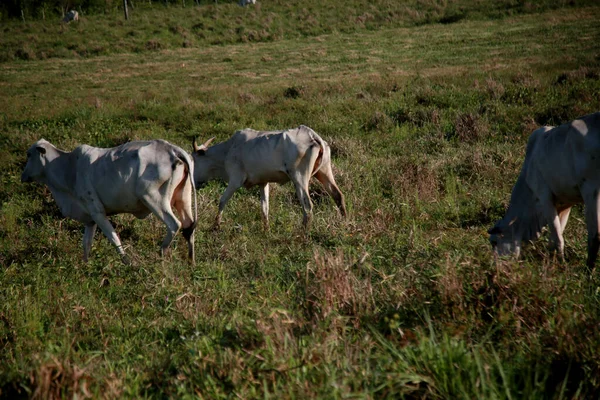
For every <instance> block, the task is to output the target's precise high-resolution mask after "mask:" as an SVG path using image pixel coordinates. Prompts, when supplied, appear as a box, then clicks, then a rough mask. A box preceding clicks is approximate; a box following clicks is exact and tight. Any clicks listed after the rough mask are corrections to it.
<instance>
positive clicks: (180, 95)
mask: <svg viewBox="0 0 600 400" xmlns="http://www.w3.org/2000/svg"><path fill="white" fill-rule="evenodd" d="M397 3H399V2H390V3H384V2H377V3H373V5H372V6H368V7H370V8H369V10H368V12H370V13H371V14H373V15H375V17H374V19H373V22H372V23H371V24H366V23H365V24H363V25H360V24H358V25H353V26H352V27H351V28H348V29H346V30H344V29H341V28H340V26H342V25H340V24H342V22H343V19H342V18H341V17H340V15H342V13H341V12H339V10H340V9H342V8H343V7H342V5H336V3H324V4H323V5H319V4H321V3H317V2H314V3H311V2H308V3H306V5H304V4H303V5H301V6H299V5H289V6H287V5H285V4H283V3H278V2H275V3H273V4H272V5H271V4H270V3H265V4H261V7H260V8H256V9H251V8H246V9H243V8H240V7H237V6H234V5H230V4H219V5H217V6H214V5H206V6H205V5H203V6H202V7H200V8H192V7H189V8H188V9H186V10H180V9H178V8H165V9H163V8H157V9H149V10H142V7H140V8H139V11H136V13H135V14H134V20H133V21H131V24H135V25H134V26H135V29H134V30H132V31H134V32H135V34H134V35H131V36H130V37H126V36H124V35H122V33H123V32H124V31H125V30H127V29H132V28H129V27H128V25H127V24H125V23H124V22H123V23H121V22H119V21H118V20H117V19H116V18H115V16H116V14H111V13H108V14H107V15H98V16H93V15H92V16H86V19H85V21H82V22H83V23H82V24H80V25H74V24H71V25H69V26H67V27H63V28H60V27H57V26H55V24H50V22H44V21H34V22H28V23H26V24H23V23H21V22H17V21H11V22H8V23H7V24H6V27H4V29H5V34H3V35H2V36H1V37H0V43H1V44H2V46H1V48H2V49H3V50H2V51H4V54H5V57H4V58H3V61H4V62H2V63H0V93H2V95H0V168H1V169H2V174H0V206H1V209H0V266H1V267H0V397H15V396H19V395H20V396H23V397H32V396H33V397H39V398H49V397H61V398H62V397H72V396H74V395H77V396H84V397H85V396H91V397H94V398H97V397H107V398H123V397H124V398H140V397H152V398H164V397H177V398H179V397H182V398H191V397H200V398H227V397H234V398H235V397H241V398H272V397H283V398H302V399H304V398H340V397H352V398H381V397H386V398H401V397H405V398H469V399H471V398H493V399H496V398H498V399H504V398H506V399H511V398H512V399H520V398H540V399H542V398H544V399H545V398H593V397H597V395H598V393H599V388H600V381H599V379H598V372H599V370H600V368H599V367H600V363H599V362H598V357H597V354H596V353H597V348H598V346H599V345H600V336H599V334H598V330H597V326H598V323H599V322H600V313H599V312H598V310H599V309H600V308H599V307H598V306H599V301H600V291H599V290H598V283H597V282H598V277H597V272H596V273H593V274H592V275H591V276H588V275H587V273H586V272H585V270H584V263H585V257H586V254H585V252H586V250H585V247H586V245H585V243H586V239H585V238H586V233H585V226H584V223H583V222H582V218H583V216H582V208H581V207H576V209H575V210H574V211H573V213H572V217H571V222H570V224H569V226H568V228H567V232H566V240H567V250H566V253H567V262H566V263H564V264H561V263H558V262H556V260H554V259H553V256H552V255H551V254H549V253H548V251H547V248H546V245H545V244H546V240H545V239H544V238H543V239H542V240H541V241H540V242H538V243H536V244H533V245H531V246H529V247H528V248H527V249H526V250H525V251H524V256H523V258H522V260H520V261H502V262H500V263H498V264H494V263H493V261H492V257H491V254H490V249H489V245H488V243H487V235H486V234H485V232H486V230H487V229H488V228H489V227H490V226H492V225H493V223H494V222H495V221H496V220H497V219H498V218H500V217H501V216H502V215H503V212H504V209H505V207H506V205H507V202H508V199H509V194H510V190H511V187H512V184H513V183H514V181H515V179H516V176H517V174H518V172H519V169H520V166H521V162H522V159H523V155H524V151H525V143H526V141H527V137H528V135H529V133H530V132H531V131H532V130H533V129H535V128H536V127H538V126H539V125H542V124H558V123H561V122H565V121H568V120H571V119H573V118H575V117H577V116H580V115H584V114H587V113H591V112H594V111H597V110H599V109H600V97H599V96H598V93H600V58H599V56H598V43H599V42H600V30H599V28H598V24H597V21H598V17H599V16H600V8H598V7H582V6H580V5H579V4H575V5H574V6H565V7H563V8H559V9H554V7H551V6H549V5H546V3H540V4H541V5H540V6H539V7H537V8H536V7H535V6H532V5H529V6H527V4H529V3H518V4H517V2H515V3H514V4H513V3H510V4H513V6H514V7H513V8H510V7H508V6H507V4H508V3H502V4H501V5H502V7H504V8H501V7H500V6H498V5H496V3H493V5H491V4H492V3H487V2H476V3H475V2H474V3H470V2H465V3H464V4H463V3H460V4H459V3H457V2H448V3H443V4H445V5H443V4H442V3H441V2H440V3H437V2H415V3H414V4H413V3H400V5H398V4H397ZM438 4H439V5H438ZM510 4H508V5H510ZM136 5H137V3H136ZM417 6H420V7H421V8H422V9H424V10H427V9H433V8H435V7H438V8H439V10H438V11H437V12H438V14H435V15H437V17H435V18H438V19H435V18H433V17H430V19H429V20H426V18H425V17H424V16H421V17H420V18H421V19H418V18H416V17H414V18H413V17H410V15H411V14H410V13H404V14H403V13H401V12H399V11H398V13H397V14H393V16H402V18H400V17H398V20H396V19H394V18H391V20H386V19H385V18H383V17H381V18H380V17H379V15H384V14H385V13H389V12H391V11H389V9H390V8H393V9H394V10H404V8H402V7H408V8H407V9H412V10H414V9H417V8H418V7H417ZM269 7H273V8H274V11H269V10H268V9H269ZM386 7H387V8H386ZM394 7H395V8H394ZM411 7H412V8H411ZM460 7H463V8H464V10H466V11H464V13H465V14H466V17H464V18H460V19H459V20H457V21H456V22H454V23H445V24H442V23H435V22H440V19H439V18H441V16H443V15H446V14H448V15H450V10H453V9H460ZM477 7H479V8H477ZM303 8H306V10H308V11H303ZM343 9H344V10H346V8H343ZM136 10H137V9H136ZM115 12H116V11H115ZM349 12H352V13H359V12H360V13H362V12H366V11H365V10H364V9H363V10H358V8H357V9H352V10H351V11H349ZM203 13H204V14H206V15H207V16H206V18H207V20H210V21H211V24H213V25H214V26H215V27H220V28H219V29H220V30H219V29H215V30H213V31H211V32H213V33H211V34H207V36H206V37H205V38H201V39H199V38H197V37H194V38H193V43H192V45H191V46H188V47H187V48H181V46H179V45H177V41H173V42H170V41H169V40H170V39H167V38H168V37H170V36H169V35H175V34H174V33H168V34H167V33H166V30H167V29H168V28H166V27H168V26H169V24H172V23H174V21H181V22H178V24H180V25H181V26H182V27H183V28H184V29H186V30H189V29H190V27H188V26H187V25H188V24H189V25H190V26H192V25H194V24H196V23H197V22H195V19H196V18H198V19H201V16H200V14H203ZM286 13H287V14H286ZM303 13H304V14H305V15H306V16H307V18H308V17H310V16H312V18H314V19H315V21H317V22H316V23H313V25H314V26H317V27H318V28H314V31H310V32H303V31H298V32H295V31H294V30H293V29H292V28H291V27H289V26H287V25H286V24H284V23H283V22H281V21H287V20H288V19H286V18H291V17H290V16H295V17H294V18H296V17H297V16H298V15H301V14H303ZM186 14H190V15H192V18H189V19H182V18H181V17H182V16H183V15H186ZM196 14H197V15H196ZM234 14H235V15H238V16H240V18H242V17H243V18H250V19H252V18H254V19H255V21H258V22H260V21H262V19H261V18H266V16H271V17H272V19H273V22H272V26H271V27H270V28H269V29H273V30H274V31H276V30H277V29H278V28H277V27H278V26H279V27H280V30H281V34H280V35H272V37H271V38H269V39H268V40H266V39H265V40H262V39H261V40H256V41H251V40H248V41H245V40H240V39H239V37H237V38H236V35H240V33H239V32H238V33H231V32H229V31H228V30H227V29H233V31H234V32H236V31H235V29H236V27H238V26H241V27H243V29H251V28H249V26H251V25H248V26H246V25H244V24H245V23H239V24H238V23H232V22H231V21H232V19H231V17H232V15H234ZM158 15H160V16H161V18H158V17H157V16H158ZM211 15H212V16H214V18H213V17H211ZM235 15H234V17H233V19H234V20H235ZM359 15H360V14H359ZM432 15H433V14H432ZM202 18H204V17H202ZM411 18H412V19H411ZM157 20H159V22H156V21H157ZM293 20H294V21H296V19H293ZM258 22H256V23H258ZM278 24H280V25H278ZM346 25H347V24H346ZM153 27H156V28H153ZM225 27H227V28H225ZM44 29H46V30H48V31H49V32H48V35H42V32H43V31H44ZM60 29H62V30H64V32H63V33H62V34H61V33H58V31H59V30H60ZM152 29H157V30H160V31H161V32H162V33H160V34H159V33H157V34H155V33H153V31H152ZM265 29H267V28H265ZM25 30H29V31H30V32H25ZM90 30H92V32H90ZM175 31H176V30H175ZM207 31H208V30H207ZM227 32H229V33H227ZM269 32H270V31H269ZM23 33H26V34H31V35H35V36H36V37H37V38H38V39H37V40H26V39H24V37H26V36H23ZM60 35H63V36H64V37H69V38H70V39H69V40H76V42H77V43H78V44H77V45H78V46H82V48H86V49H87V48H90V46H92V45H93V41H98V42H103V43H105V44H103V45H102V46H104V50H103V51H99V52H98V53H97V55H94V54H93V53H90V52H88V53H85V54H83V55H82V54H75V53H77V51H75V53H73V49H69V44H67V42H66V40H67V39H64V40H65V42H61V43H58V40H57V39H56V37H58V36H60ZM153 35H154V36H155V35H159V36H160V38H159V39H158V40H160V41H161V43H164V45H162V44H161V49H159V50H148V49H140V51H137V50H136V48H137V46H140V43H142V44H143V43H145V41H147V40H149V39H148V38H151V37H153ZM219 36H221V37H222V41H221V42H219V43H216V38H217V37H219ZM41 37H43V39H39V38H41ZM25 40H26V43H25ZM178 40H180V39H178ZM23 43H25V44H26V45H27V46H29V49H30V52H31V54H32V55H33V56H32V57H28V58H29V59H28V60H23V59H22V58H23V57H14V56H11V55H10V54H13V55H14V52H15V51H16V50H15V49H16V48H18V46H23V45H24V44H23ZM48 49H52V51H53V52H54V53H53V54H50V50H48ZM11 52H12V53H11ZM42 52H46V53H47V54H48V57H41V56H40V54H41V53H42ZM25 58H27V57H25ZM299 124H306V125H308V126H311V127H312V128H313V129H315V130H316V131H317V132H319V133H320V134H321V135H322V136H323V137H324V138H325V139H326V140H327V141H328V142H329V143H330V144H331V146H332V152H333V164H334V172H335V174H336V180H337V182H338V184H339V186H340V188H341V190H342V191H343V192H344V194H345V195H346V201H347V207H348V211H349V214H350V216H349V218H348V219H346V220H343V219H342V218H341V217H339V215H338V214H337V212H336V209H335V206H334V204H333V202H332V201H330V199H329V198H328V197H327V196H326V195H324V193H323V191H322V189H320V187H319V186H318V185H316V184H315V185H314V186H313V188H312V192H313V202H314V223H313V225H312V230H311V233H310V235H309V237H308V238H307V239H305V238H303V236H302V231H301V220H302V214H301V207H300V206H299V204H298V203H297V200H296V199H295V195H294V191H293V188H292V187H291V186H289V185H285V186H276V187H274V188H273V189H272V197H271V230H270V232H264V231H263V230H262V221H261V218H260V205H259V199H258V197H259V196H258V191H257V190H256V189H250V190H241V191H240V192H239V193H237V194H236V195H235V196H234V198H233V199H232V201H231V202H230V203H229V204H228V207H227V209H226V210H225V214H224V221H223V227H222V230H221V231H220V232H213V231H211V230H210V226H211V223H212V221H213V218H214V216H215V213H216V210H217V202H218V198H219V196H220V193H221V192H222V191H223V189H224V186H223V185H222V184H219V183H212V184H210V185H209V186H208V187H206V188H204V189H202V190H200V191H199V192H198V195H199V214H200V221H199V231H198V233H197V235H196V258H197V265H195V266H194V267H191V266H189V265H188V264H187V263H186V259H185V253H186V250H185V247H186V246H185V242H184V241H182V240H181V239H180V240H179V241H178V243H177V244H176V248H175V251H174V252H173V256H172V258H170V259H167V260H161V259H160V257H159V256H158V243H159V242H160V240H162V236H163V234H164V232H163V230H164V227H163V225H162V223H160V222H158V221H157V219H156V218H154V217H152V218H149V219H147V220H135V219H134V218H133V217H131V216H126V215H123V216H117V217H114V218H112V221H113V223H114V224H115V226H116V229H117V231H118V232H119V234H120V236H121V238H122V240H123V242H124V244H125V246H126V251H127V252H128V254H130V255H131V257H132V259H133V261H134V265H133V266H125V265H123V264H121V263H120V261H119V258H118V256H117V253H116V251H115V250H114V249H113V248H111V246H110V245H109V243H108V241H107V240H106V238H104V237H103V236H102V235H100V234H97V235H96V238H95V239H96V240H95V242H94V246H93V248H92V257H91V260H90V262H89V263H88V264H84V263H83V262H82V261H81V255H82V249H81V240H82V234H83V229H82V226H81V225H80V224H78V223H75V222H74V221H70V220H65V219H62V218H61V217H60V212H59V210H58V208H57V206H56V205H55V203H54V201H53V200H52V197H51V195H50V193H49V191H48V190H47V189H45V188H43V187H42V186H40V185H25V184H21V183H20V173H21V170H22V167H23V165H24V162H25V151H26V149H27V148H28V147H29V146H30V145H31V144H32V143H33V142H34V141H35V140H37V139H39V138H42V137H43V138H45V139H47V140H50V141H51V142H53V143H54V144H55V145H57V146H58V147H60V148H63V149H68V150H71V149H73V148H74V147H76V146H77V145H78V144H81V143H87V144H91V145H95V146H114V145H117V144H120V143H123V142H125V141H126V140H136V139H149V138H163V139H166V140H169V141H171V142H173V143H176V144H178V145H181V146H183V147H184V148H187V149H190V147H191V145H190V143H191V139H192V138H193V137H194V136H199V137H200V139H207V138H209V137H211V136H216V137H217V139H218V140H224V139H226V138H227V137H229V136H230V135H231V134H232V133H233V132H234V131H235V130H236V129H240V128H244V127H253V128H255V129H281V128H287V127H294V126H297V125H299Z"/></svg>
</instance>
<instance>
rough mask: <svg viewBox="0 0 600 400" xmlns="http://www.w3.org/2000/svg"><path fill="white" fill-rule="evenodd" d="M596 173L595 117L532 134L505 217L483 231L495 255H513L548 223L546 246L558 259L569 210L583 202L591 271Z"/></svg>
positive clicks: (599, 148)
mask: <svg viewBox="0 0 600 400" xmlns="http://www.w3.org/2000/svg"><path fill="white" fill-rule="evenodd" d="M599 172H600V113H595V114H590V115H586V116H584V117H581V118H579V119H576V120H574V121H572V122H569V123H566V124H563V125H560V126H558V127H556V128H553V127H543V128H540V129H537V130H536V131H534V132H533V133H532V134H531V136H530V138H529V142H528V143H527V151H526V154H525V162H524V163H523V167H522V169H521V174H520V175H519V178H518V179H517V182H516V184H515V186H514V188H513V191H512V195H511V198H510V205H509V207H508V210H507V212H506V215H505V216H504V218H502V219H501V220H500V221H498V222H497V223H496V225H495V226H494V227H493V228H491V229H490V230H489V231H488V233H489V234H490V243H491V244H492V247H493V249H494V251H495V252H496V253H497V254H498V255H508V254H515V255H517V256H518V254H519V251H520V248H521V242H522V241H528V240H535V239H537V238H538V237H539V234H540V231H541V229H542V228H543V227H544V226H546V225H549V228H550V243H551V244H552V247H553V248H554V249H555V250H557V251H558V253H559V256H560V257H561V258H563V256H564V240H563V231H564V229H565V226H566V225H567V220H568V219H569V212H570V210H571V207H572V206H573V205H575V204H578V203H584V204H585V220H586V224H587V231H588V255H587V265H588V267H589V268H593V267H594V263H595V261H596V258H597V255H598V249H599V247H600V236H599V232H600V227H599V225H600V208H599V207H600V197H599V196H598V193H599V191H600V173H599Z"/></svg>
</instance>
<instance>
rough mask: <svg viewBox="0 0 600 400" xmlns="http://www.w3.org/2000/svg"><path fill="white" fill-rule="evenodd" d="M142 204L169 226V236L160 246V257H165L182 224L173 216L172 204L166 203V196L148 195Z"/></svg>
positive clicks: (143, 198)
mask: <svg viewBox="0 0 600 400" xmlns="http://www.w3.org/2000/svg"><path fill="white" fill-rule="evenodd" d="M141 200H142V202H143V203H144V204H145V205H146V207H148V209H149V210H150V211H152V213H153V214H154V215H156V216H157V217H158V218H159V219H160V220H161V221H162V222H164V223H165V225H166V226H167V235H166V236H165V238H164V239H163V242H162V245H161V246H160V255H161V256H165V254H166V253H168V251H169V246H170V245H171V242H172V241H173V238H174V237H175V235H176V234H177V232H178V231H179V228H181V222H179V220H178V219H177V218H176V217H175V214H173V210H172V209H171V204H169V202H167V201H165V196H162V195H160V194H157V195H154V196H153V195H146V196H144V197H142V199H141Z"/></svg>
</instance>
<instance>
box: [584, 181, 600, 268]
mask: <svg viewBox="0 0 600 400" xmlns="http://www.w3.org/2000/svg"><path fill="white" fill-rule="evenodd" d="M585 189H587V190H585ZM585 189H584V190H583V192H584V193H583V200H584V203H585V222H586V225H587V231H588V257H587V266H588V268H590V269H593V268H594V266H595V264H596V259H597V258H598V250H599V249H600V236H599V228H600V216H599V212H600V206H599V204H598V201H599V199H600V197H599V196H598V190H597V189H596V188H585Z"/></svg>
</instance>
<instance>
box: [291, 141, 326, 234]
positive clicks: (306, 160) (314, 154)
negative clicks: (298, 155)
mask: <svg viewBox="0 0 600 400" xmlns="http://www.w3.org/2000/svg"><path fill="white" fill-rule="evenodd" d="M320 151H321V148H320V147H318V146H312V147H310V148H309V149H308V150H307V151H306V153H305V154H304V157H302V159H301V160H300V162H299V163H298V165H297V167H296V169H295V171H291V173H290V174H289V176H290V179H291V180H292V182H293V183H294V186H295V187H296V196H297V197H298V200H299V201H300V204H301V205H302V210H303V212H304V218H303V220H302V225H303V226H304V231H305V233H307V232H308V230H309V227H310V221H311V219H312V201H311V200H310V193H309V191H308V183H309V181H310V177H311V175H312V172H313V170H314V166H315V163H316V162H317V159H318V158H319V154H320Z"/></svg>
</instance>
